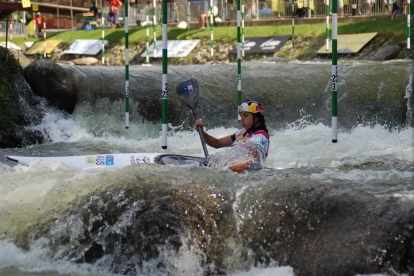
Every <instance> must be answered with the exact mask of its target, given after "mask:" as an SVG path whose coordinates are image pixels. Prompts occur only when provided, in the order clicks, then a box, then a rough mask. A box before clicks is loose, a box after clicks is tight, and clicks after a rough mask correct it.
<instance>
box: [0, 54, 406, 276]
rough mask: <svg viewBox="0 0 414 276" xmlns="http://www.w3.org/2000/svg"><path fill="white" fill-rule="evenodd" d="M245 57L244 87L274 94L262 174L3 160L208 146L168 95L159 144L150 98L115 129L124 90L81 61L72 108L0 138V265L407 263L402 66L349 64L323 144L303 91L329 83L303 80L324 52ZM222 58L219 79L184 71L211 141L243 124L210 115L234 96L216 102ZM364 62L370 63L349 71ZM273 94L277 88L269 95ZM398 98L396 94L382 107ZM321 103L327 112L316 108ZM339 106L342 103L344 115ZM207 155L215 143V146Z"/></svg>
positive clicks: (86, 269)
mask: <svg viewBox="0 0 414 276" xmlns="http://www.w3.org/2000/svg"><path fill="white" fill-rule="evenodd" d="M264 64H265V65H264ZM405 65H406V63H404V62H402V63H401V64H400V63H399V62H394V63H392V62H391V63H390V64H387V66H388V67H389V68H388V69H387V70H390V72H391V73H390V74H389V76H388V77H389V79H392V74H395V72H394V71H393V70H396V72H408V71H409V69H407V68H406V66H405ZM246 66H247V67H248V68H250V69H251V70H250V72H249V73H247V74H246V79H249V78H251V79H252V80H253V79H254V80H255V82H256V83H257V82H258V81H262V82H263V83H264V84H265V85H264V89H263V91H261V92H260V93H258V94H255V95H257V96H258V97H259V98H260V97H261V98H260V99H259V100H260V101H262V102H266V101H269V102H270V103H271V104H270V105H267V108H268V111H269V112H268V113H267V114H269V115H270V117H269V119H268V123H269V126H270V127H269V134H270V150H269V156H268V158H267V160H266V161H265V163H264V166H265V169H263V170H261V171H257V172H254V173H246V174H237V173H233V172H231V171H229V170H227V169H225V166H222V167H220V168H202V167H196V166H191V165H189V166H175V165H165V166H160V165H156V164H152V165H145V164H136V165H133V166H129V167H126V168H124V169H122V170H104V169H102V168H92V169H87V170H79V169H75V168H72V167H68V166H66V165H64V164H62V163H47V162H43V161H39V160H38V161H34V162H32V163H31V164H30V165H28V166H23V165H16V164H12V163H10V162H8V161H6V160H5V156H6V155H31V156H64V155H84V154H95V153H125V152H162V153H174V154H184V155H192V156H203V155H204V153H203V150H202V147H201V143H200V140H199V137H198V134H197V133H196V132H195V131H194V130H192V129H190V128H191V126H192V125H193V118H192V116H191V115H189V114H185V111H184V110H187V109H186V107H180V108H177V106H175V107H173V109H175V110H173V112H172V114H173V115H177V116H178V117H177V118H178V119H177V122H178V121H179V123H172V122H171V123H170V124H169V136H168V143H169V145H168V149H167V150H166V151H164V150H162V149H161V137H160V136H161V135H160V133H161V127H160V124H158V123H157V120H156V119H154V118H153V119H154V120H148V116H150V115H149V113H150V112H149V111H150V110H151V111H153V113H157V112H158V111H157V109H156V108H155V109H154V110H152V109H151V108H152V107H153V106H152V105H151V104H149V105H142V103H138V102H136V103H135V105H134V104H132V106H134V109H135V108H136V109H139V108H142V107H144V109H143V110H144V111H142V112H138V114H137V113H135V114H134V115H132V116H131V124H130V129H129V130H125V129H124V126H123V113H124V106H123V101H122V99H118V96H117V95H118V94H117V93H118V92H119V91H121V90H122V89H121V90H119V89H117V90H116V89H114V90H112V88H111V87H112V86H108V87H107V90H105V89H103V88H102V87H100V86H99V85H105V84H106V83H107V81H108V80H109V81H110V82H114V83H115V81H114V80H113V79H112V80H111V79H110V78H109V79H107V80H105V79H104V78H102V76H103V75H104V74H105V73H107V72H108V70H109V71H110V72H111V73H114V75H116V74H118V71H119V70H118V69H107V68H97V69H96V68H95V69H86V68H85V69H84V68H77V69H76V70H77V73H76V74H78V75H77V78H78V80H79V81H80V85H84V89H83V90H82V92H83V93H84V94H83V95H81V99H80V103H79V104H78V106H77V107H76V110H75V112H74V114H72V115H68V114H64V113H62V112H59V111H56V110H54V109H45V116H44V118H43V120H42V122H41V123H40V124H38V125H36V126H31V128H32V129H33V130H34V131H40V132H42V133H43V134H44V136H45V137H46V139H47V143H45V144H39V145H36V144H35V145H32V146H30V147H26V148H21V149H19V148H16V149H1V150H0V221H1V223H0V275H7V276H9V275H16V276H28V275H33V274H36V273H37V274H39V273H40V274H42V275H51V276H52V275H53V276H54V275H65V276H66V275H149V274H151V275H212V274H217V275H233V276H241V275H243V276H244V275H263V276H264V275H284V276H285V275H289V276H293V275H296V276H300V275H306V276H309V275H344V276H345V275H370V274H372V275H388V274H392V275H407V274H412V273H413V271H414V267H413V264H414V244H413V230H412V229H413V218H414V213H413V211H414V196H413V194H414V187H413V184H412V179H413V178H414V143H413V137H414V128H413V127H412V126H410V121H409V118H410V117H412V108H411V109H410V101H411V102H412V89H411V90H410V89H409V87H410V84H411V85H412V77H408V75H407V78H405V76H406V75H404V74H405V73H404V74H403V79H404V80H406V81H403V82H402V83H403V84H401V83H400V84H396V83H392V84H391V83H389V81H388V77H383V75H382V74H380V72H381V70H382V69H383V68H384V66H379V64H378V63H369V64H358V63H352V62H351V63H349V64H345V67H344V69H343V80H342V81H341V82H340V88H341V89H342V90H341V93H343V94H342V96H341V97H342V98H341V97H340V98H339V99H340V104H341V103H343V102H344V101H345V102H348V107H351V106H352V105H353V104H354V105H356V107H357V108H356V109H353V108H350V109H347V113H344V112H343V113H342V115H341V116H340V117H339V119H338V121H339V124H341V123H342V124H343V125H347V127H343V128H341V129H340V131H339V133H338V143H337V144H333V143H331V131H332V130H331V128H330V124H329V120H330V115H329V114H328V113H329V112H327V110H328V109H329V104H330V103H329V96H327V95H323V96H320V95H319V96H317V97H316V98H315V97H313V96H312V93H311V92H312V91H316V90H318V89H320V91H322V92H323V93H328V94H329V84H328V81H323V80H319V79H316V77H315V76H319V75H320V74H322V73H323V72H325V71H327V73H328V74H329V70H327V69H325V67H324V66H326V64H324V63H316V64H311V63H309V64H304V63H297V62H296V63H295V62H284V63H283V64H282V63H280V62H279V63H273V62H267V63H255V62H253V63H251V64H247V65H246ZM303 66H312V68H315V72H312V73H311V74H310V75H309V74H308V73H307V72H308V71H306V70H307V69H306V68H305V69H304V67H303ZM230 67H231V66H230V65H222V67H220V66H219V67H217V68H216V67H215V69H212V70H216V73H217V72H219V73H220V74H222V75H220V74H218V76H217V78H216V79H214V78H212V77H211V76H210V75H209V72H204V71H203V72H199V71H197V70H201V68H198V67H192V69H194V70H195V71H194V72H195V73H194V72H193V74H199V76H200V79H199V81H200V80H203V81H205V80H208V82H203V83H204V84H203V85H202V91H204V94H203V95H205V98H203V99H201V101H202V102H201V103H202V104H201V106H200V109H201V110H202V114H203V118H206V119H205V121H210V123H209V124H206V125H207V127H206V129H207V131H208V133H209V134H211V135H213V136H215V137H224V136H227V135H231V134H233V133H235V132H236V130H237V129H238V128H239V127H240V126H239V125H237V123H236V122H234V123H231V124H228V125H224V124H223V123H222V122H223V121H229V120H230V119H231V118H233V117H232V115H231V113H232V111H231V110H229V108H228V106H229V105H228V103H229V102H230V100H228V102H227V100H223V99H222V98H221V96H219V98H217V96H218V95H219V94H220V93H223V95H226V93H227V92H226V91H224V88H223V87H222V86H221V85H218V84H217V83H219V82H220V79H221V78H226V76H228V75H227V74H228V72H227V71H229V70H230V69H229V68H230ZM204 68H205V67H204ZM381 68H382V69H381ZM255 69H258V71H254V70H255ZM270 69H271V70H273V71H271V70H270ZM308 69H309V68H308ZM89 70H95V71H89ZM186 70H187V69H183V70H182V71H181V72H179V74H178V73H177V74H178V75H179V77H177V80H178V78H180V79H181V80H182V79H184V78H186V77H188V76H187V75H188V72H187V71H186ZM203 70H204V69H203ZM364 70H367V71H368V72H366V73H364V74H362V75H360V76H356V72H361V71H364ZM121 71H122V70H120V73H119V74H121ZM293 71H294V72H295V73H297V74H302V75H303V76H306V78H307V79H306V80H307V82H306V84H307V85H309V87H310V88H309V87H306V86H305V85H300V89H299V90H300V91H296V88H295V87H298V84H297V83H295V82H292V79H293V77H291V76H288V75H289V74H292V72H293ZM254 72H256V74H255V73H254ZM258 72H262V73H263V74H262V75H260V74H259V76H258V75H257V73H258ZM274 72H280V76H278V77H277V80H280V81H281V82H280V83H279V82H272V83H273V84H272V83H271V82H270V81H269V80H270V79H271V78H272V77H273V78H274ZM89 73H91V74H89ZM94 74H96V76H97V79H98V80H100V81H97V82H94V83H96V84H98V87H95V88H93V87H92V88H91V87H90V86H91V85H90V82H83V81H82V78H83V77H85V76H86V75H87V76H89V77H90V76H95V75H94ZM99 74H102V75H99ZM145 74H147V76H148V78H147V79H146V80H145V81H143V80H140V78H138V79H137V81H138V82H144V86H145V87H146V89H148V90H147V92H149V94H151V93H152V92H151V91H152V90H151V89H154V88H153V86H154V83H152V82H151V80H152V78H153V77H154V76H155V75H154V74H153V73H151V72H149V73H148V72H147V73H145ZM315 74H316V75H315ZM132 75H133V74H132ZM386 75H387V74H386ZM399 75H401V74H399ZM82 76H83V77H82ZM98 76H99V77H98ZM355 78H356V80H355V81H354V79H355ZM368 80H373V81H368ZM172 81H173V82H174V81H176V80H175V79H173V80H172ZM132 82H133V81H132ZM362 82H366V83H367V84H361V83H362ZM266 83H267V84H266ZM275 83H276V84H275ZM355 83H356V84H358V87H359V90H370V89H371V87H374V89H373V90H372V91H371V90H370V91H371V92H370V93H372V95H371V96H372V97H371V98H370V99H369V101H365V102H364V101H362V102H354V100H353V98H355V97H358V95H357V94H358V91H352V88H353V87H355ZM372 83H375V85H372ZM253 84H254V82H253V81H251V83H249V84H246V87H247V88H249V89H250V86H249V85H252V86H251V87H253ZM270 84H272V86H270ZM122 85H123V84H121V86H122ZM141 85H142V83H141ZM155 85H157V83H155ZM361 85H362V86H361ZM114 87H115V86H114ZM270 87H271V88H270ZM118 88H119V87H118ZM91 89H92V90H91ZM93 89H101V90H99V91H102V94H101V95H102V96H103V98H102V99H99V98H96V95H98V94H97V93H91V91H93ZM118 90H119V91H118ZM273 90H275V91H279V92H277V93H279V94H277V93H276V94H277V96H274V94H272V93H271V91H273ZM282 90H286V91H282ZM308 90H309V91H308ZM122 91H123V90H122ZM395 91H397V92H395ZM401 91H402V92H401ZM282 92H283V93H282ZM296 92H297V94H295V93H296ZM108 93H109V94H108ZM154 93H155V92H154ZM401 93H402V94H401ZM121 94H122V93H121ZM246 94H247V95H248V96H251V95H253V94H249V93H246ZM374 94H375V97H374V96H373V95H374ZM400 94H401V95H402V96H401V98H402V99H403V101H402V102H401V101H398V104H396V105H393V104H395V103H396V102H395V101H394V102H393V104H392V105H393V106H394V107H391V108H386V109H385V110H383V109H382V107H383V106H382V104H386V103H387V101H388V100H389V99H391V98H393V97H394V96H395V97H399V96H398V95H400ZM298 95H299V96H301V97H299V96H298ZM365 95H368V94H365ZM404 95H405V96H404ZM152 96H153V95H148V97H152ZM154 97H155V96H154ZM203 97H204V96H203ZM404 97H405V98H404ZM217 99H219V100H217ZM360 99H361V98H358V99H357V100H360ZM146 101H147V103H148V101H149V102H151V101H150V100H149V99H148V98H147V100H146ZM144 102H145V101H144ZM305 102H306V104H305V105H304V103H305ZM213 103H218V104H213ZM321 103H323V104H322V105H320V104H321ZM175 104H178V101H176V102H175ZM321 106H324V108H322V109H324V110H325V111H323V112H320V111H317V110H318V109H321ZM344 106H346V105H344ZM293 107H294V108H293ZM325 107H326V109H325ZM401 107H402V108H401ZM411 107H412V105H411ZM209 108H210V109H209ZM393 108H394V109H393ZM398 108H400V110H398V111H395V110H397V109H398ZM288 109H291V110H289V111H286V112H285V113H283V112H282V111H283V110H288ZM362 109H366V110H368V111H367V112H366V111H361V110H362ZM410 110H411V111H410ZM281 112H282V113H281ZM349 112H354V113H353V114H352V116H345V115H349V114H350V113H349ZM410 112H411V115H410ZM325 113H326V114H325ZM114 114H118V115H114ZM119 114H121V115H119ZM151 114H152V113H151ZM275 114H276V115H275ZM373 114H374V115H375V116H372V117H370V116H371V115H373ZM282 115H283V116H285V117H283V116H282ZM368 115H369V116H368ZM151 116H152V115H151ZM272 116H273V117H272ZM274 116H276V117H274ZM396 118H399V119H398V120H397V121H398V123H395V122H397V121H395V119H396ZM210 119H211V120H210ZM234 121H235V120H234ZM390 122H394V123H395V124H394V123H390ZM209 152H210V154H211V155H213V156H223V155H224V156H225V155H226V151H225V150H223V149H213V148H209ZM374 273H375V274H374Z"/></svg>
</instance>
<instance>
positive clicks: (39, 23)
mask: <svg viewBox="0 0 414 276" xmlns="http://www.w3.org/2000/svg"><path fill="white" fill-rule="evenodd" d="M33 20H34V24H35V26H36V29H35V33H34V36H35V37H38V34H39V32H41V31H42V28H43V22H46V19H45V18H44V17H42V15H41V14H40V12H38V13H37V14H36V16H35V17H33Z"/></svg>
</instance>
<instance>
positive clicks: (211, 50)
mask: <svg viewBox="0 0 414 276" xmlns="http://www.w3.org/2000/svg"><path fill="white" fill-rule="evenodd" d="M213 25H214V17H213V0H210V54H211V58H213V54H214V40H213Z"/></svg>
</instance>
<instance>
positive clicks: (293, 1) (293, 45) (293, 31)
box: [292, 0, 329, 58]
mask: <svg viewBox="0 0 414 276" xmlns="http://www.w3.org/2000/svg"><path fill="white" fill-rule="evenodd" d="M327 1H329V0H327ZM292 57H293V58H295V0H292Z"/></svg>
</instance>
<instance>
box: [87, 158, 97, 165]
mask: <svg viewBox="0 0 414 276" xmlns="http://www.w3.org/2000/svg"><path fill="white" fill-rule="evenodd" d="M86 164H95V156H87V157H86Z"/></svg>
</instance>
